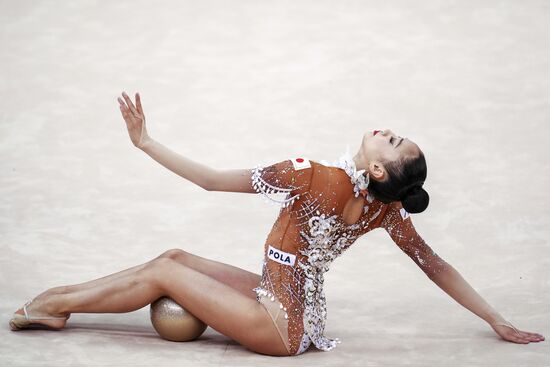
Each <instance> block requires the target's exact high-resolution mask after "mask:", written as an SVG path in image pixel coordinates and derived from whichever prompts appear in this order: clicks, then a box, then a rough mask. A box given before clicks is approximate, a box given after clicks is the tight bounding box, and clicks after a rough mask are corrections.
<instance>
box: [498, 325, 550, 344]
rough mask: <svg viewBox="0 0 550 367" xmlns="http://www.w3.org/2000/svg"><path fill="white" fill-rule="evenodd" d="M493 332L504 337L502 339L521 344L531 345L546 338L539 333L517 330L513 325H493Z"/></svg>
mask: <svg viewBox="0 0 550 367" xmlns="http://www.w3.org/2000/svg"><path fill="white" fill-rule="evenodd" d="M491 326H492V328H493V330H495V332H496V333H497V334H498V335H500V336H501V337H502V339H504V340H507V341H510V342H514V343H519V344H529V343H531V342H540V341H543V340H544V336H542V335H541V334H537V333H530V332H527V331H521V330H518V329H516V328H515V327H514V326H512V325H511V324H494V325H491Z"/></svg>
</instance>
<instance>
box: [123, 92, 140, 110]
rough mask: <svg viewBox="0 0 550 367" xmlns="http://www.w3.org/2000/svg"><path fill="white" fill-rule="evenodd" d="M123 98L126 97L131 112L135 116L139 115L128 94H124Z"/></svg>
mask: <svg viewBox="0 0 550 367" xmlns="http://www.w3.org/2000/svg"><path fill="white" fill-rule="evenodd" d="M122 96H123V97H124V100H125V101H126V104H127V105H128V108H129V109H130V111H131V112H132V113H133V114H134V115H137V114H138V112H137V110H136V107H135V106H134V104H133V103H132V100H131V99H130V97H128V95H127V94H126V92H122Z"/></svg>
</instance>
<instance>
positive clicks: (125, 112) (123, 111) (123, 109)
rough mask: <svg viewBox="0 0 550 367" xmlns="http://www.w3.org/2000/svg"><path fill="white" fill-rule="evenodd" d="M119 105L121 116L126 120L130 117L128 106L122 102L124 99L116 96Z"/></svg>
mask: <svg viewBox="0 0 550 367" xmlns="http://www.w3.org/2000/svg"><path fill="white" fill-rule="evenodd" d="M117 99H118V103H119V107H120V113H121V114H122V117H124V120H128V119H129V118H130V110H128V107H126V105H125V104H124V101H122V99H121V98H120V97H118V98H117Z"/></svg>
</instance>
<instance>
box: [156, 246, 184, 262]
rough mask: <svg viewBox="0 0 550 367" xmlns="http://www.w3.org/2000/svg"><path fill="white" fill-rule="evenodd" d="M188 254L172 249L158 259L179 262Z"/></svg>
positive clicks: (178, 249)
mask: <svg viewBox="0 0 550 367" xmlns="http://www.w3.org/2000/svg"><path fill="white" fill-rule="evenodd" d="M187 254H188V252H186V251H183V250H182V249H180V248H173V249H170V250H167V251H164V252H163V253H162V254H161V255H160V256H159V258H168V259H172V260H181V259H184V258H185V257H186V256H187Z"/></svg>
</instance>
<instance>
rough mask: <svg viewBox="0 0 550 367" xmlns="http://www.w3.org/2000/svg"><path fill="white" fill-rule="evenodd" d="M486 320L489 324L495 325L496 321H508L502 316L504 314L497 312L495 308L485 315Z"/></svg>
mask: <svg viewBox="0 0 550 367" xmlns="http://www.w3.org/2000/svg"><path fill="white" fill-rule="evenodd" d="M484 320H485V321H487V323H488V324H489V325H494V324H496V323H505V322H506V320H505V319H504V317H502V315H501V314H499V313H498V312H496V311H495V310H491V311H490V312H488V313H487V316H486V317H484Z"/></svg>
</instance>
